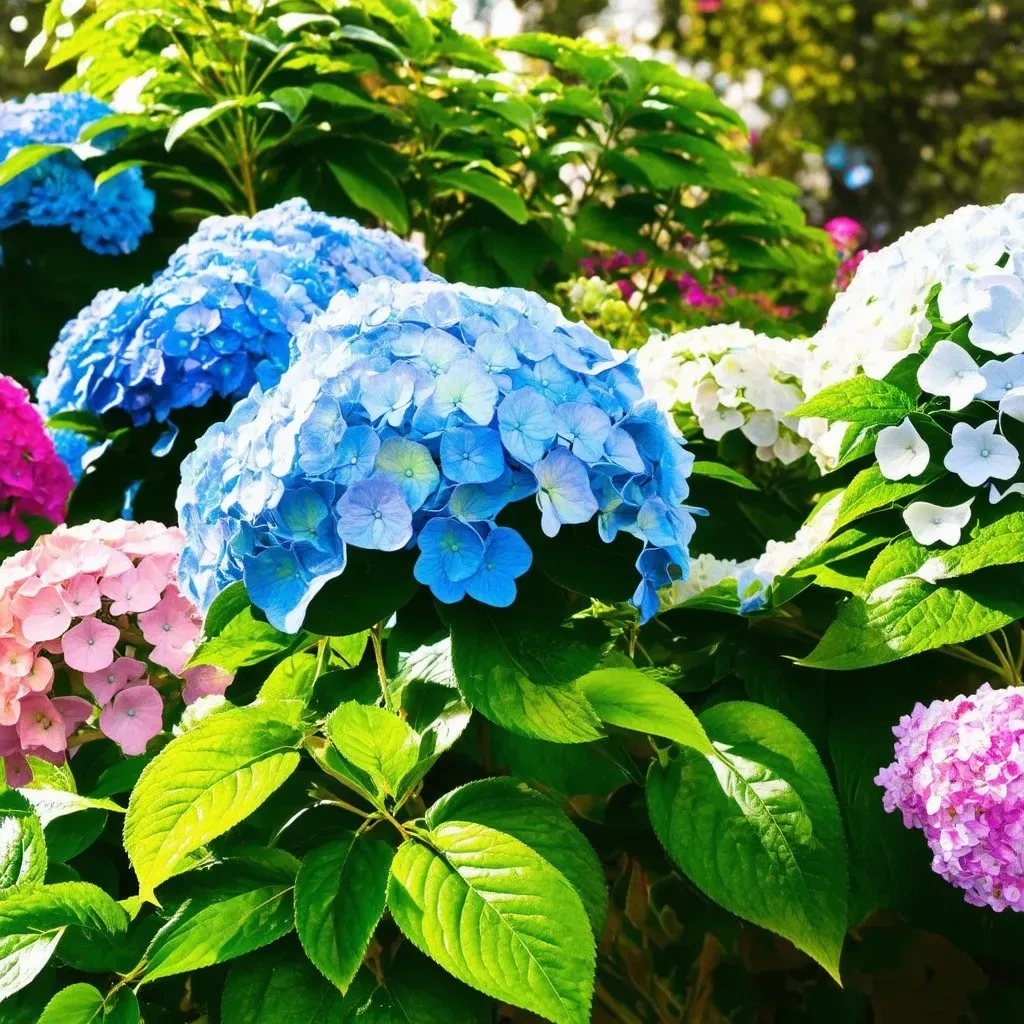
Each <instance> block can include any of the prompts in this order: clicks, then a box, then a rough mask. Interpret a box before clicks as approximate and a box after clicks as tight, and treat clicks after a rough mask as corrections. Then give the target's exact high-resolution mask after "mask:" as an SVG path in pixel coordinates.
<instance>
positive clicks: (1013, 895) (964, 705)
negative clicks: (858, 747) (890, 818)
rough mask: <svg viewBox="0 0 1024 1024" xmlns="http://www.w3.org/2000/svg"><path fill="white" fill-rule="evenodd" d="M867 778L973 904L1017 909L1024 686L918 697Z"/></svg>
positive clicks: (1022, 853) (1021, 871)
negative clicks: (923, 700)
mask: <svg viewBox="0 0 1024 1024" xmlns="http://www.w3.org/2000/svg"><path fill="white" fill-rule="evenodd" d="M892 731H893V733H894V734H895V736H896V739H897V742H896V749H895V755H896V759H895V761H893V763H892V764H891V765H889V767H888V768H883V769H882V770H881V771H880V772H879V773H878V775H877V777H876V778H875V782H876V783H877V784H878V785H879V786H882V787H883V788H884V789H885V796H884V797H883V803H884V805H885V809H886V810H887V811H890V812H891V811H894V810H896V809H897V808H899V809H900V810H901V811H902V812H903V823H904V825H906V826H907V828H920V829H922V830H923V831H924V834H925V836H926V837H927V839H928V845H929V847H931V850H932V853H933V854H934V857H933V858H932V870H934V871H935V872H936V873H937V874H939V875H941V876H942V877H943V878H944V879H945V880H946V881H947V882H949V883H951V884H952V885H955V886H958V887H959V888H961V889H963V890H965V893H964V898H965V899H966V900H967V902H968V903H972V904H974V905H975V906H978V907H982V906H989V907H992V909H993V910H1004V909H1006V908H1007V907H1009V908H1011V909H1012V910H1024V743H1022V740H1024V687H1011V688H1009V689H1001V690H993V689H992V688H991V687H990V686H989V685H988V683H985V685H984V686H982V687H981V689H980V690H978V692H977V693H976V694H974V695H973V696H971V697H963V696H960V697H954V698H953V699H952V700H936V701H932V703H931V704H930V705H929V706H928V707H925V706H924V705H923V704H917V705H916V706H915V707H914V710H913V712H912V713H911V714H910V715H904V716H903V717H902V718H901V719H900V723H899V725H897V726H894V727H893V730H892Z"/></svg>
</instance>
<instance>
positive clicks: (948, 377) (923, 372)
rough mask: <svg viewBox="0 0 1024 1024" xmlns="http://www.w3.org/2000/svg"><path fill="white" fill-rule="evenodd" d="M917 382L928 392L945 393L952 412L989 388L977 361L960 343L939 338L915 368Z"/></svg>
mask: <svg viewBox="0 0 1024 1024" xmlns="http://www.w3.org/2000/svg"><path fill="white" fill-rule="evenodd" d="M917 382H918V384H920V385H921V389H922V390H923V391H926V392H928V394H930V395H948V396H949V407H950V409H953V410H954V411H956V410H958V409H962V408H964V406H966V405H969V404H970V402H971V400H972V399H973V398H974V396H975V395H977V394H980V393H981V392H982V391H984V390H985V389H986V388H987V387H988V381H987V380H985V378H984V377H983V376H982V375H981V373H980V372H979V371H978V364H977V363H976V362H975V361H974V360H973V359H972V358H971V357H970V355H969V354H968V353H967V352H966V351H965V350H964V349H962V348H961V347H960V346H959V345H957V344H954V343H953V342H952V341H940V342H938V344H936V346H935V348H933V349H932V350H931V352H930V353H929V354H928V357H927V358H926V359H925V361H924V362H923V363H922V364H921V365H920V366H919V367H918V370H917Z"/></svg>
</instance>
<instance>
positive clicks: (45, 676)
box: [22, 658, 53, 693]
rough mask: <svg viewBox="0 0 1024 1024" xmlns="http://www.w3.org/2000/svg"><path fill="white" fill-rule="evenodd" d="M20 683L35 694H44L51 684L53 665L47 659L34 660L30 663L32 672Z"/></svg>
mask: <svg viewBox="0 0 1024 1024" xmlns="http://www.w3.org/2000/svg"><path fill="white" fill-rule="evenodd" d="M22 682H23V683H24V684H25V685H26V686H27V687H28V688H29V689H30V690H32V691H34V692H35V693H45V692H46V691H47V690H48V689H49V688H50V684H51V683H52V682H53V663H52V662H51V661H50V659H49V658H36V660H35V661H34V662H32V671H31V672H29V674H28V675H27V676H25V677H23V679H22Z"/></svg>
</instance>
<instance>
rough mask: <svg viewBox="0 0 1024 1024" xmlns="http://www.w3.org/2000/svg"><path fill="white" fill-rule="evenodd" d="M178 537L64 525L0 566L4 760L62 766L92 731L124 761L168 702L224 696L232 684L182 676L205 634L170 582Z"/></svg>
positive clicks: (11, 771)
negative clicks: (82, 730) (85, 731)
mask: <svg viewBox="0 0 1024 1024" xmlns="http://www.w3.org/2000/svg"><path fill="white" fill-rule="evenodd" d="M182 540H183V537H182V534H181V532H180V531H179V530H177V529H176V528H168V527H166V526H163V525H162V524H160V523H152V522H150V523H130V522H123V521H120V520H119V521H115V522H111V523H104V522H98V521H96V522H91V523H87V524H84V525H81V526H71V527H64V526H61V527H58V528H57V529H56V530H54V532H53V533H51V534H48V535H47V536H45V537H42V538H40V539H39V540H38V541H37V542H36V543H35V544H34V545H33V546H32V547H31V548H30V549H28V550H27V551H22V552H20V553H19V554H17V555H12V556H11V557H10V558H8V559H6V560H5V561H4V562H3V564H2V565H0V650H2V654H0V727H2V735H0V756H2V757H3V761H4V766H5V769H6V774H7V783H8V785H10V786H22V785H24V784H25V783H26V782H28V781H30V780H31V778H32V770H31V768H30V767H29V762H28V761H27V757H29V756H31V757H34V758H39V759H41V760H43V761H49V762H50V763H52V764H58V765H59V764H63V763H64V761H65V758H66V756H67V753H68V749H69V746H70V747H73V746H74V745H75V743H76V742H81V741H82V739H83V738H84V737H82V736H76V735H75V734H76V730H78V729H79V727H80V726H82V725H84V724H85V723H92V722H93V721H94V722H95V728H96V729H98V730H99V731H100V732H101V733H102V734H103V735H106V736H108V737H110V739H112V740H114V741H115V742H116V743H117V744H118V746H120V748H121V750H122V751H123V752H124V753H125V754H126V755H129V756H131V755H138V754H142V753H143V752H144V751H145V749H146V745H147V744H148V742H149V741H150V740H151V739H153V737H154V736H156V735H157V734H158V733H160V732H161V731H162V730H163V727H164V726H163V716H164V701H165V699H166V698H169V697H171V696H172V695H173V696H177V695H178V694H182V693H183V695H184V698H185V701H186V703H192V702H193V701H195V700H196V699H197V698H198V697H199V696H203V695H207V694H214V693H223V692H224V690H225V689H226V687H227V685H228V684H229V683H230V682H231V676H230V675H228V674H227V673H224V672H221V671H220V670H218V669H215V668H213V667H211V666H204V667H197V668H191V669H188V670H186V669H185V664H186V662H187V661H188V659H189V657H190V655H191V654H192V652H193V651H194V650H195V647H196V644H197V642H198V640H199V637H200V634H201V619H200V617H199V614H198V612H197V610H196V607H195V605H194V604H192V603H191V602H190V601H189V600H188V599H187V598H185V597H183V596H182V595H181V593H180V592H179V591H178V587H177V584H176V583H175V575H176V572H175V570H176V568H177V562H178V556H179V554H180V552H181V546H182Z"/></svg>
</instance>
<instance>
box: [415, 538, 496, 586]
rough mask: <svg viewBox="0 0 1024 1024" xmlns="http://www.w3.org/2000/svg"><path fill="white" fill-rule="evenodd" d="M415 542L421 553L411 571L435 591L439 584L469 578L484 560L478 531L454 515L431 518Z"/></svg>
mask: <svg viewBox="0 0 1024 1024" xmlns="http://www.w3.org/2000/svg"><path fill="white" fill-rule="evenodd" d="M418 544H419V547H420V556H419V558H418V559H417V560H416V565H415V566H414V568H413V575H414V576H415V577H416V579H417V580H419V581H420V583H425V584H427V586H429V587H430V588H431V590H434V591H435V593H436V592H437V590H436V588H438V587H441V588H442V589H443V588H444V587H445V586H446V585H447V584H450V583H461V582H462V581H464V580H467V579H469V578H470V577H471V576H472V575H473V574H474V573H475V572H476V571H477V569H479V568H480V564H481V562H482V561H483V556H484V544H483V541H482V540H481V539H480V536H479V534H478V533H477V532H476V531H475V530H474V529H473V528H472V527H470V526H467V525H466V524H465V523H460V522H459V521H458V520H457V519H432V520H431V521H430V522H429V523H427V524H426V526H424V527H423V529H422V531H420V536H419V540H418ZM460 596H461V595H460ZM456 600H458V598H456Z"/></svg>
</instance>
